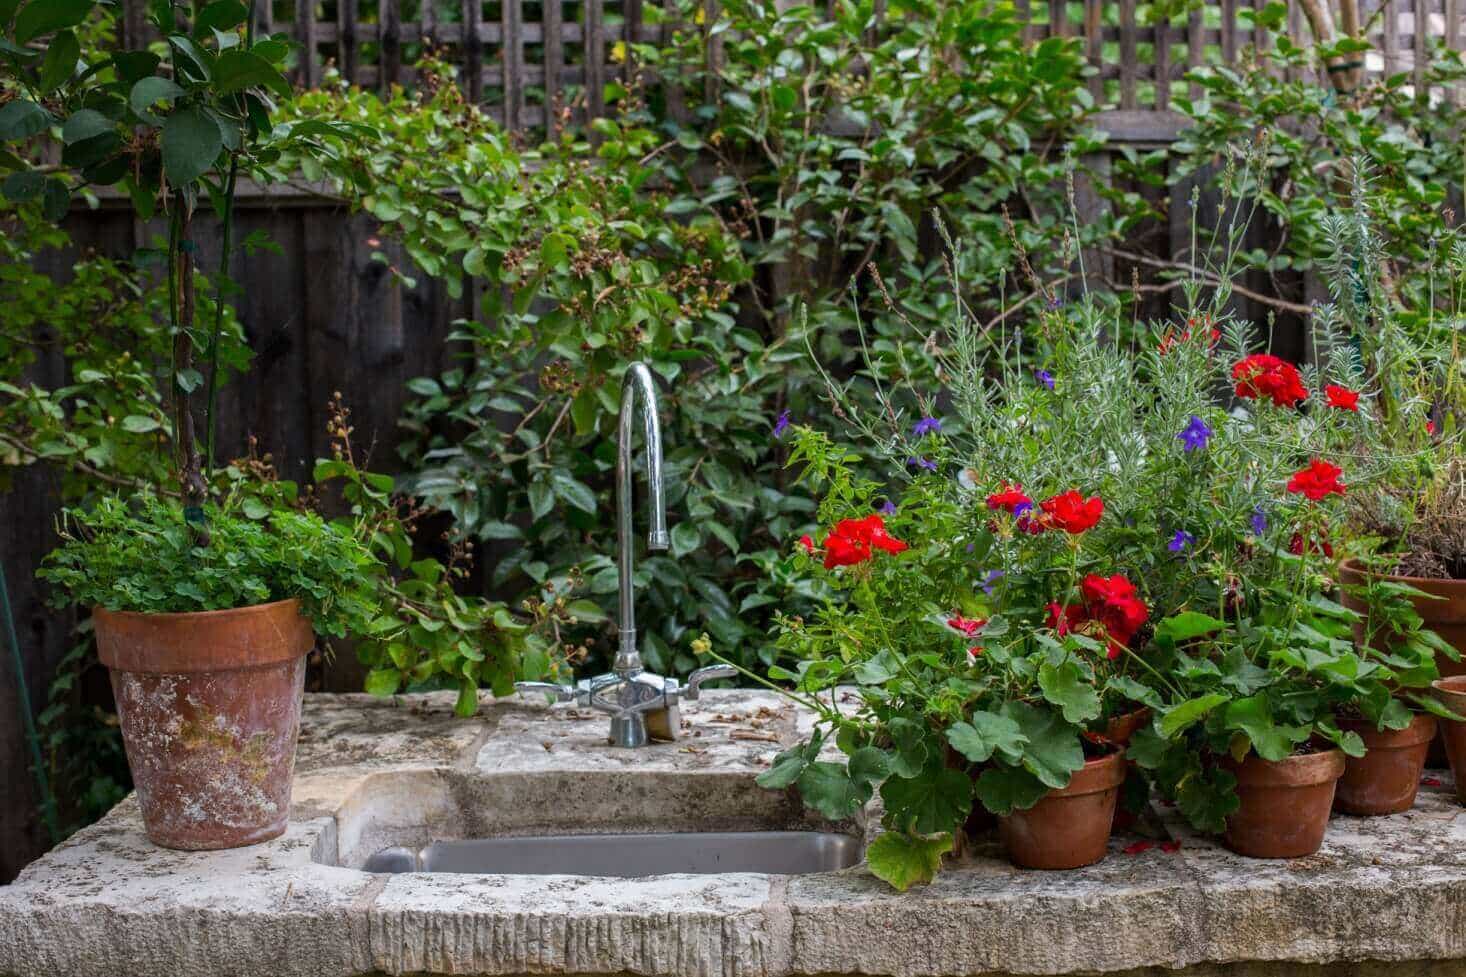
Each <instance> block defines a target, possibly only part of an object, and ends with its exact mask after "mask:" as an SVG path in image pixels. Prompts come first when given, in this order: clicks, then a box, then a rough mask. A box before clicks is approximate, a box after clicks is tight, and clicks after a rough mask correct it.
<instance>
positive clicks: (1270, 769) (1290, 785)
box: [1222, 750, 1344, 858]
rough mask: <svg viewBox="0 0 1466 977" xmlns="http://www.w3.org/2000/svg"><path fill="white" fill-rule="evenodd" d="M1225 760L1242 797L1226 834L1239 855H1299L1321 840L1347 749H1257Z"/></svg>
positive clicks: (1310, 849) (1316, 846)
mask: <svg viewBox="0 0 1466 977" xmlns="http://www.w3.org/2000/svg"><path fill="white" fill-rule="evenodd" d="M1222 765H1223V766H1224V767H1225V768H1226V769H1228V770H1231V771H1232V773H1234V774H1236V776H1237V797H1238V799H1239V800H1240V801H1241V802H1242V805H1241V807H1239V808H1238V809H1237V810H1236V812H1235V813H1233V814H1232V816H1231V817H1229V818H1227V831H1226V834H1225V835H1224V836H1223V839H1224V840H1225V841H1226V843H1227V847H1228V848H1230V849H1232V850H1233V851H1234V852H1236V853H1237V854H1239V855H1247V856H1250V857H1252V858H1299V857H1301V856H1303V855H1312V854H1313V853H1314V852H1316V851H1318V849H1319V846H1320V845H1322V844H1323V836H1324V832H1325V831H1326V830H1327V829H1328V824H1329V810H1330V809H1331V808H1332V807H1333V806H1334V787H1335V785H1336V784H1338V782H1339V778H1340V777H1341V776H1343V774H1344V752H1343V751H1342V750H1324V751H1322V752H1319V753H1306V754H1304V755H1302V756H1290V757H1288V758H1286V759H1284V760H1276V761H1273V760H1264V759H1262V758H1261V757H1259V756H1258V755H1257V754H1255V753H1252V754H1248V756H1247V759H1245V760H1243V761H1242V762H1241V763H1237V762H1235V761H1233V760H1231V759H1230V758H1228V759H1226V760H1223V761H1222Z"/></svg>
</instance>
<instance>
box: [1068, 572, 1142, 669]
mask: <svg viewBox="0 0 1466 977" xmlns="http://www.w3.org/2000/svg"><path fill="white" fill-rule="evenodd" d="M1079 592H1080V593H1081V594H1082V595H1083V596H1084V611H1085V614H1086V615H1088V617H1089V619H1090V620H1091V621H1096V622H1098V623H1099V624H1100V625H1101V626H1102V627H1103V628H1104V629H1105V634H1106V635H1107V636H1108V637H1109V639H1110V647H1109V657H1111V658H1118V657H1120V652H1121V651H1122V650H1123V649H1124V648H1125V647H1126V646H1127V645H1129V644H1130V640H1131V639H1132V638H1134V637H1135V633H1136V632H1137V631H1139V630H1140V628H1141V626H1142V625H1144V624H1145V622H1146V621H1147V620H1148V619H1149V618H1150V608H1148V607H1146V606H1145V602H1144V601H1142V600H1141V599H1140V598H1139V597H1138V596H1136V590H1135V585H1134V584H1133V583H1131V582H1130V581H1129V580H1127V579H1126V578H1125V575H1124V574H1122V573H1117V574H1114V575H1113V576H1109V577H1101V576H1099V575H1098V574H1094V573H1091V574H1089V575H1088V576H1086V577H1085V578H1084V579H1083V580H1082V581H1080V584H1079Z"/></svg>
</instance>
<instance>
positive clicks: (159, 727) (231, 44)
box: [0, 0, 569, 849]
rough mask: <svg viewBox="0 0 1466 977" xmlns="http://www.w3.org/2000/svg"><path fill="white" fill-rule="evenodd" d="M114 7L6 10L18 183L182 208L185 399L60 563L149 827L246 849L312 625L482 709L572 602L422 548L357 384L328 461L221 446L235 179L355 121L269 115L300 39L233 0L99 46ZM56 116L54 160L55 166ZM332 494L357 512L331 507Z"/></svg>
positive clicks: (82, 514)
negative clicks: (503, 585) (213, 232)
mask: <svg viewBox="0 0 1466 977" xmlns="http://www.w3.org/2000/svg"><path fill="white" fill-rule="evenodd" d="M94 7H95V5H94V4H87V3H67V4H50V3H40V2H38V0H37V2H33V3H31V4H29V5H22V6H21V8H20V10H19V13H18V14H17V13H16V5H14V4H12V5H10V7H9V8H8V9H7V10H6V11H5V13H4V16H3V17H0V31H3V32H4V38H5V40H6V41H7V42H8V43H6V44H4V45H0V65H3V68H4V70H5V72H6V75H5V78H4V82H5V89H4V91H5V93H6V94H7V95H9V96H10V97H9V100H8V101H7V102H6V104H5V105H4V107H3V109H0V139H4V140H6V141H7V142H9V143H10V144H11V146H12V147H13V148H14V149H15V150H16V151H15V152H14V153H10V152H7V153H5V154H0V155H3V156H4V160H3V165H4V167H5V168H6V169H9V170H11V171H12V172H11V173H10V175H9V176H8V177H6V179H5V180H4V182H3V186H0V191H3V193H4V195H5V197H6V198H7V200H8V201H9V202H10V203H11V204H12V205H14V206H17V207H23V208H36V207H39V208H40V209H41V210H42V211H43V212H44V214H45V215H46V216H48V217H50V218H51V219H53V220H60V219H61V218H62V217H64V216H65V212H66V209H67V203H68V200H69V199H70V197H71V195H72V193H73V192H74V191H77V190H79V189H84V188H86V187H87V186H91V185H114V184H116V185H120V186H122V187H123V188H124V189H125V190H126V191H127V192H128V193H129V195H130V197H131V199H132V201H133V205H134V207H135V208H136V209H137V210H138V211H139V213H140V214H141V215H142V216H143V217H145V218H148V217H151V216H153V215H154V214H155V213H161V215H162V216H163V217H164V218H165V219H166V223H167V228H168V238H167V247H166V251H165V253H164V258H165V268H164V272H165V277H166V280H167V283H168V294H169V299H170V300H169V302H168V315H167V328H168V330H169V334H170V337H171V349H170V350H169V353H170V354H171V355H170V356H169V357H168V358H167V362H164V363H157V364H147V366H146V368H148V369H153V370H156V371H157V372H158V373H160V374H161V375H162V376H164V377H165V378H166V381H167V387H168V395H169V396H168V403H167V409H166V410H165V409H163V407H162V406H161V405H157V406H156V409H153V410H151V411H150V412H149V413H146V414H144V413H139V414H137V415H130V416H128V417H126V418H124V419H122V420H121V422H120V423H121V426H122V427H123V428H125V429H126V430H127V431H128V432H130V433H133V434H136V435H140V436H142V435H145V436H147V437H149V438H150V439H151V440H152V448H153V450H155V451H157V452H159V453H169V454H170V455H171V458H170V461H171V475H170V476H169V477H168V478H166V479H163V480H162V481H161V483H160V484H158V485H154V486H151V487H140V488H137V489H136V490H135V491H132V492H131V493H130V494H129V496H128V497H126V498H124V497H103V498H101V499H99V500H96V501H95V502H94V503H93V504H91V505H88V506H85V507H82V508H79V509H76V510H70V511H68V512H67V513H66V514H65V515H64V516H63V518H62V520H61V525H60V532H61V536H62V545H61V546H60V547H59V548H58V549H57V550H55V551H54V552H53V553H52V554H50V556H49V557H48V558H47V560H46V562H45V565H44V567H43V568H42V570H41V573H40V575H41V576H42V577H43V578H46V579H47V580H49V581H50V582H51V583H53V584H54V585H56V591H55V598H56V602H57V603H58V604H64V603H68V602H70V603H77V604H80V605H83V606H85V607H88V608H90V609H92V610H93V612H94V613H93V617H92V620H91V627H92V629H93V631H94V632H95V635H96V638H97V644H98V649H99V653H100V656H101V658H102V661H103V663H104V664H106V665H107V666H108V667H109V669H110V670H111V674H112V682H113V688H114V691H115V693H116V699H117V706H118V717H119V723H120V725H121V727H122V733H123V738H124V741H125V744H126V749H127V754H128V760H129V765H130V767H131V768H132V771H133V775H134V779H135V781H136V785H137V789H138V795H139V800H140V804H141V808H142V815H143V820H144V825H145V828H146V830H147V833H148V835H149V837H150V838H151V839H152V840H153V841H155V842H156V843H158V844H160V845H164V846H169V847H176V848H185V849H207V848H222V847H232V846H237V845H244V844H250V843H253V842H258V841H261V840H264V839H266V838H270V837H273V836H275V835H278V834H279V833H280V832H281V831H283V830H284V827H285V821H286V817H287V815H288V811H289V800H290V781H291V774H292V766H293V760H294V753H295V744H296V736H297V730H298V722H299V715H300V703H301V693H302V686H303V680H304V670H305V656H306V654H307V652H308V651H310V649H311V648H312V647H313V645H314V644H315V637H316V635H317V634H319V635H320V636H322V637H342V636H348V635H349V636H351V637H352V638H354V639H357V642H358V644H357V647H358V653H359V654H360V655H361V656H362V657H363V658H364V659H365V660H366V661H368V662H369V663H371V664H372V665H373V666H374V667H373V670H372V671H371V673H369V675H368V680H367V685H368V689H369V691H373V692H377V693H380V694H388V693H391V692H396V691H398V690H399V689H400V688H401V687H403V686H410V687H415V688H433V687H442V686H445V685H446V686H448V687H452V688H456V689H458V693H459V695H458V703H457V707H458V711H460V712H462V713H465V714H466V713H471V712H472V711H473V710H474V709H476V708H477V704H478V689H479V686H480V684H481V683H483V684H487V685H489V686H490V687H491V688H492V689H493V690H494V691H496V692H499V693H507V692H508V691H510V690H511V689H512V687H513V682H514V680H515V679H516V678H522V677H527V678H540V677H547V676H548V675H553V674H554V673H556V672H557V671H558V670H559V668H560V667H561V666H560V662H559V661H558V660H557V656H556V655H555V654H554V651H555V649H554V646H552V645H551V644H550V643H548V642H547V641H545V640H543V639H542V638H540V636H539V632H538V629H536V628H535V627H534V626H533V625H534V624H536V623H539V624H549V625H551V628H552V629H553V627H554V626H555V625H558V624H559V623H560V622H561V621H562V620H566V619H568V617H569V614H568V613H567V611H566V609H565V604H564V601H563V599H562V598H557V599H556V601H555V602H554V603H541V604H537V605H536V606H534V607H533V608H532V610H533V611H534V615H533V617H534V618H535V620H532V621H525V620H522V619H520V618H518V617H516V616H515V615H512V614H510V613H509V611H508V609H507V608H505V607H504V606H503V605H502V604H498V603H494V602H490V601H484V600H467V599H465V598H462V597H460V596H458V595H457V594H456V593H454V591H453V588H452V582H453V580H454V579H455V578H456V576H457V571H456V569H455V566H454V563H453V561H452V560H450V561H448V563H447V565H445V564H443V563H440V562H439V561H438V560H435V559H421V560H415V559H414V558H413V548H412V538H411V530H412V528H413V520H414V516H415V514H416V510H415V509H414V507H412V506H409V505H405V504H403V503H402V502H401V500H398V499H396V498H394V497H392V495H391V489H392V484H393V483H392V479H391V478H390V477H389V476H386V475H381V474H375V473H371V472H367V471H364V470H363V469H362V467H361V466H359V465H358V463H357V461H356V459H355V458H354V457H353V455H352V452H351V447H350V426H349V421H348V415H347V412H346V410H345V408H344V406H342V405H341V404H340V402H339V396H338V398H337V399H336V400H334V401H332V405H331V408H332V409H331V415H332V421H331V425H332V430H331V432H330V433H331V437H332V439H333V443H334V451H333V457H331V458H328V459H324V460H322V461H321V462H319V463H318V464H317V466H316V469H315V482H316V485H315V486H314V487H312V489H311V490H308V491H301V490H300V489H299V487H298V486H297V485H296V484H295V483H293V482H289V481H285V480H281V479H279V478H277V477H276V475H275V473H274V471H273V468H272V467H271V466H270V464H269V462H268V458H261V457H255V456H253V455H252V456H251V457H248V458H245V459H241V460H240V461H239V462H236V463H233V464H230V465H227V466H216V465H215V443H214V442H215V437H214V431H215V424H214V420H215V413H216V407H217V399H216V393H217V391H218V389H219V387H220V386H221V385H222V384H223V383H224V382H225V380H226V378H227V376H228V375H229V374H230V373H231V372H233V371H237V370H238V369H240V368H242V367H243V366H244V365H245V364H246V363H247V359H248V357H247V351H246V350H245V348H244V347H243V345H242V343H241V341H240V339H241V337H240V330H239V328H238V325H237V323H235V322H234V321H233V320H232V318H231V317H230V316H228V315H227V314H226V301H225V300H226V297H227V295H228V293H229V288H230V285H229V283H228V280H227V278H226V272H227V270H228V262H229V259H230V257H231V255H232V223H233V199H234V189H235V185H236V183H237V181H238V180H239V178H240V176H241V174H247V173H251V172H254V171H255V169H256V167H258V166H260V165H261V164H263V163H264V162H267V161H268V160H269V159H271V158H273V157H274V156H275V155H277V154H279V153H281V152H284V151H286V150H288V151H289V152H290V153H292V154H294V155H296V156H311V155H318V154H324V153H328V152H330V151H331V149H330V147H331V146H332V145H335V144H338V143H339V142H340V141H341V140H344V139H350V138H354V137H356V136H357V135H359V134H360V132H359V130H358V129H357V128H354V127H351V126H347V125H341V124H336V123H325V122H311V123H297V124H295V125H292V126H289V127H279V128H276V127H273V126H272V125H271V122H270V112H271V110H272V109H273V108H274V105H275V102H274V100H275V99H276V98H289V97H290V96H291V89H290V86H289V85H288V84H287V83H286V81H285V79H284V77H283V76H282V75H281V73H280V67H281V65H282V64H283V63H284V61H285V59H286V57H287V55H288V54H289V45H288V44H287V43H286V42H285V41H284V40H283V39H279V38H268V39H261V40H256V39H255V38H254V36H253V30H252V26H251V25H252V18H251V17H250V11H249V10H248V8H247V7H246V6H245V5H244V4H242V3H239V2H237V0H220V2H214V3H208V4H194V5H180V4H173V3H154V4H150V5H149V7H148V14H147V16H148V19H149V23H150V25H151V27H152V28H153V29H154V30H156V31H157V32H158V33H159V34H160V35H161V36H162V37H163V38H165V41H164V42H162V43H160V44H157V45H153V46H152V47H151V48H149V49H147V50H138V51H120V52H118V51H112V50H107V51H92V50H87V51H86V52H85V54H84V55H83V54H82V53H81V42H80V41H79V39H78V35H79V34H82V33H85V32H86V31H87V30H89V29H90V28H92V27H94V26H95V25H92V24H89V23H88V22H87V21H88V17H89V16H90V15H92V14H93V13H94V12H95V11H94ZM185 11H186V14H185ZM43 52H44V53H43ZM57 131H59V133H60V136H61V143H62V145H61V147H60V153H59V156H60V160H61V163H60V165H59V166H58V165H56V164H54V163H52V162H44V160H45V158H46V154H47V151H48V149H49V148H50V147H48V145H47V142H48V140H49V138H50V136H51V134H53V133H54V132H57ZM203 206H210V207H212V209H213V210H214V212H215V214H216V215H217V217H218V218H219V220H220V229H221V232H222V234H221V236H222V245H221V249H220V251H221V262H220V266H219V273H218V275H217V277H216V278H215V279H214V280H213V281H212V282H210V281H207V280H204V279H203V278H202V276H201V275H200V274H199V272H198V271H197V268H196V260H197V256H198V252H199V248H198V244H197V242H196V241H195V239H194V232H193V228H194V216H195V212H196V210H198V209H199V208H200V207H203ZM196 350H197V351H198V353H199V355H198V356H197V357H196V356H195V351H196ZM322 400H326V397H325V396H324V395H323V396H322ZM200 407H201V408H202V411H200V410H199V408H200ZM199 413H202V414H203V424H202V425H201V426H200V425H199V424H198V420H199V418H198V416H197V415H198V414H199ZM325 504H330V505H331V506H332V508H333V509H335V510H338V511H340V510H345V514H343V515H340V516H338V517H337V518H333V519H328V518H326V517H324V516H322V515H321V514H319V513H318V512H316V511H315V508H316V507H317V506H323V505H325Z"/></svg>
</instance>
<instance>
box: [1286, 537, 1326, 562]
mask: <svg viewBox="0 0 1466 977" xmlns="http://www.w3.org/2000/svg"><path fill="white" fill-rule="evenodd" d="M1308 551H1309V552H1310V553H1322V554H1323V555H1324V556H1327V557H1332V556H1333V555H1334V547H1333V544H1331V543H1330V542H1329V541H1328V540H1327V539H1324V538H1323V537H1317V538H1315V539H1313V540H1310V541H1309V543H1308ZM1288 552H1289V553H1292V554H1293V555H1294V556H1302V555H1303V534H1302V533H1294V534H1293V538H1292V539H1290V540H1288Z"/></svg>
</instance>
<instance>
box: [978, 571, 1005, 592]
mask: <svg viewBox="0 0 1466 977" xmlns="http://www.w3.org/2000/svg"><path fill="white" fill-rule="evenodd" d="M1002 576H1003V571H1002V570H989V571H988V572H987V576H985V577H983V578H982V592H983V593H985V594H991V593H992V592H993V584H995V583H997V582H998V580H999V579H1001V578H1002Z"/></svg>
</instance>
